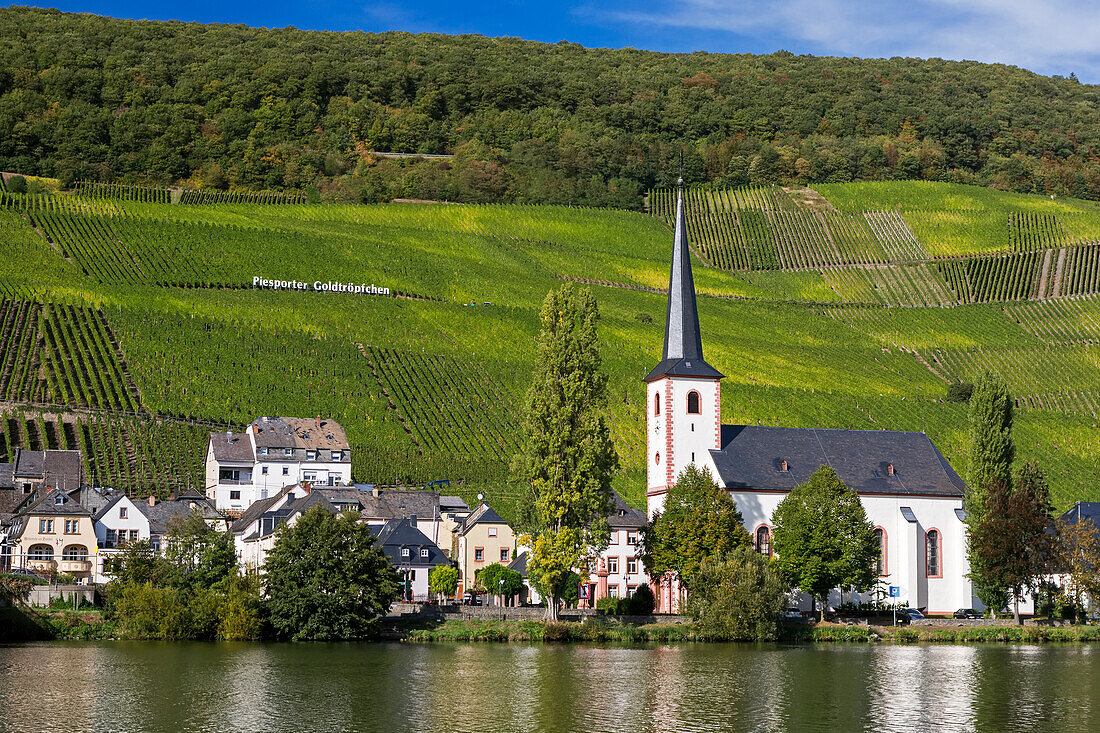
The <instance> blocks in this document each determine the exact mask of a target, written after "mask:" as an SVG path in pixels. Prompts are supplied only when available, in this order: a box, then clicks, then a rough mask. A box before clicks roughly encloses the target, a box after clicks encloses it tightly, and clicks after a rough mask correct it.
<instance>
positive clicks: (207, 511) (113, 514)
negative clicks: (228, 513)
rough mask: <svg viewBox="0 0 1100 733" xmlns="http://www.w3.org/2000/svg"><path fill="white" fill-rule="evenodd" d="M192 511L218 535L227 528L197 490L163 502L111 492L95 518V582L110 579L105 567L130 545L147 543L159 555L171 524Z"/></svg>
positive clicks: (225, 522) (220, 516)
mask: <svg viewBox="0 0 1100 733" xmlns="http://www.w3.org/2000/svg"><path fill="white" fill-rule="evenodd" d="M193 512H194V513H197V514H199V515H200V516H201V517H202V518H203V520H204V521H205V522H206V524H207V525H209V526H210V527H211V528H212V529H215V530H217V531H219V532H224V531H226V530H227V529H228V522H227V521H226V517H225V515H224V514H222V513H221V512H219V511H218V510H217V509H215V508H214V504H213V502H211V501H210V500H209V499H207V498H206V497H205V496H203V495H202V494H200V493H198V492H197V491H185V492H184V493H183V494H180V495H179V496H171V497H169V498H168V499H167V500H164V501H160V500H158V499H157V498H156V497H154V496H151V495H150V496H149V497H148V498H146V499H139V500H134V499H131V498H130V497H128V496H126V495H125V494H124V493H122V492H112V493H111V494H110V496H109V498H108V500H107V502H106V503H105V504H104V505H103V506H102V507H101V508H100V509H99V511H97V512H96V513H95V515H94V517H93V519H94V522H95V535H96V545H97V547H98V553H97V562H96V574H95V577H96V582H101V583H104V582H107V581H109V580H110V576H109V575H108V574H107V573H106V572H105V570H104V565H105V563H106V562H107V560H108V559H110V557H111V556H112V555H114V554H115V553H117V552H119V551H120V550H121V549H122V548H123V547H124V546H125V545H126V544H127V543H128V542H136V541H139V540H144V541H148V542H149V546H150V548H151V549H152V550H153V552H158V553H159V552H161V551H162V549H163V546H164V543H163V540H164V536H165V535H166V534H167V533H168V531H169V530H170V529H171V526H172V523H173V522H175V521H177V520H180V519H184V518H185V517H187V516H188V515H190V514H191V513H193Z"/></svg>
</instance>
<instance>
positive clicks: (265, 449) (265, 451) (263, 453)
mask: <svg viewBox="0 0 1100 733" xmlns="http://www.w3.org/2000/svg"><path fill="white" fill-rule="evenodd" d="M260 455H261V456H266V455H267V448H260Z"/></svg>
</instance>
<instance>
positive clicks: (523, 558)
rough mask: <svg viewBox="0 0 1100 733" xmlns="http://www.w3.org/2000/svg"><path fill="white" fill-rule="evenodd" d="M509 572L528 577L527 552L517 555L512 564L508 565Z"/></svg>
mask: <svg viewBox="0 0 1100 733" xmlns="http://www.w3.org/2000/svg"><path fill="white" fill-rule="evenodd" d="M508 569H509V570H515V571H516V572H517V573H519V574H520V575H522V576H523V577H525V578H526V577H527V550H524V551H523V552H521V553H519V554H518V555H516V556H515V557H514V558H513V559H512V562H510V563H508Z"/></svg>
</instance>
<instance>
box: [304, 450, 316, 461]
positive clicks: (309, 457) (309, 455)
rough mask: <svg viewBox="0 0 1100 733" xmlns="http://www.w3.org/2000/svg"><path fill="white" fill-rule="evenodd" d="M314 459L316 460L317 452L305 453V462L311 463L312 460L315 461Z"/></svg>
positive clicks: (309, 451)
mask: <svg viewBox="0 0 1100 733" xmlns="http://www.w3.org/2000/svg"><path fill="white" fill-rule="evenodd" d="M316 458H317V451H315V450H307V451H306V460H307V461H312V460H315V459H316Z"/></svg>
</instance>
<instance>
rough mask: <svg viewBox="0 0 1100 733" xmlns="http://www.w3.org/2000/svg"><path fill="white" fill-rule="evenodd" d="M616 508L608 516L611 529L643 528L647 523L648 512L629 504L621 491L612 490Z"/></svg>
mask: <svg viewBox="0 0 1100 733" xmlns="http://www.w3.org/2000/svg"><path fill="white" fill-rule="evenodd" d="M611 493H612V494H613V501H614V503H615V508H614V509H612V510H611V514H609V515H608V516H607V523H608V524H609V525H611V529H641V528H642V527H644V526H645V525H646V521H647V517H646V513H645V512H643V511H641V510H640V509H635V508H634V507H632V506H630V505H629V504H627V503H626V502H625V501H624V500H623V497H621V496H619V492H617V491H615V490H612V491H611Z"/></svg>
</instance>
